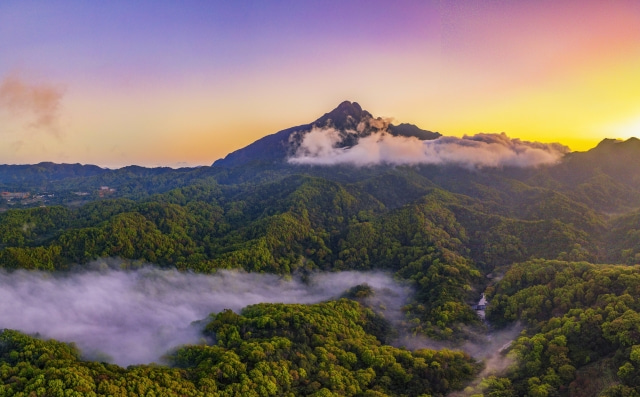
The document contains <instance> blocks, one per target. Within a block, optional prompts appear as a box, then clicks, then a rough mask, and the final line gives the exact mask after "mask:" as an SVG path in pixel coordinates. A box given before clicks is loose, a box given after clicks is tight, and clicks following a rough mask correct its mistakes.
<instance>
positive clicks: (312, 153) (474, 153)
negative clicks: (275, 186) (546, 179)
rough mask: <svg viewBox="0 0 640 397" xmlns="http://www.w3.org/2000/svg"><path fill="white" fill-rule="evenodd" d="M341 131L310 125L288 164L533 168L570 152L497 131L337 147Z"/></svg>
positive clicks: (377, 136) (378, 138) (384, 136)
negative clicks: (311, 126)
mask: <svg viewBox="0 0 640 397" xmlns="http://www.w3.org/2000/svg"><path fill="white" fill-rule="evenodd" d="M341 139H342V138H341V133H340V131H337V130H335V129H332V128H325V129H319V128H314V129H312V130H311V131H310V132H309V133H307V134H306V135H305V136H304V137H303V140H302V142H301V144H300V146H299V147H298V148H297V149H296V151H295V153H294V154H293V155H292V156H291V157H290V158H289V159H288V161H289V162H290V163H292V164H308V165H337V164H351V165H356V166H371V165H378V164H389V165H414V164H435V165H444V164H457V165H460V166H463V167H467V168H483V167H535V166H539V165H543V164H553V163H556V162H557V161H559V160H560V158H562V156H563V155H564V154H566V153H568V152H569V148H568V147H566V146H564V145H561V144H558V143H550V144H547V143H539V142H529V141H523V140H520V139H517V138H509V137H508V136H507V135H506V134H505V133H501V134H476V135H473V136H466V135H465V136H464V137H462V138H457V137H440V138H438V139H434V140H427V141H421V140H419V139H417V138H415V137H401V136H392V135H390V134H389V133H386V132H384V131H382V132H376V133H374V134H371V135H369V136H366V137H361V138H360V139H359V140H358V142H357V144H356V145H353V146H350V147H338V146H339V143H340V142H341Z"/></svg>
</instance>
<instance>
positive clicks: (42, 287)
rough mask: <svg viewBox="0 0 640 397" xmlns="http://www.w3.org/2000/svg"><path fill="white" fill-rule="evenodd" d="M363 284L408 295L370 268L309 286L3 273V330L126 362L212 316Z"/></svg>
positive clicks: (107, 273)
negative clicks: (68, 343) (71, 346)
mask: <svg viewBox="0 0 640 397" xmlns="http://www.w3.org/2000/svg"><path fill="white" fill-rule="evenodd" d="M363 283H367V284H368V285H370V286H371V287H372V288H374V290H395V291H398V293H397V294H395V295H394V296H398V294H401V295H404V298H406V290H404V289H403V288H402V287H400V286H399V285H398V284H397V283H396V282H394V281H393V279H392V278H391V277H390V276H388V275H386V274H384V273H372V272H368V273H363V272H341V273H326V274H316V275H314V276H312V277H311V278H310V280H309V282H308V283H303V282H301V281H300V280H297V279H294V280H291V281H287V280H283V279H282V278H280V277H278V276H276V275H268V274H248V273H239V272H231V271H220V272H218V273H217V274H215V275H202V274H191V273H181V272H177V271H173V270H160V269H156V268H152V267H146V268H142V269H139V270H135V271H123V270H112V269H110V270H104V271H87V272H79V273H73V274H69V275H53V274H51V273H43V272H27V271H16V272H13V273H6V272H0V329H2V328H11V329H17V330H20V331H22V332H26V333H39V334H40V335H42V336H43V337H46V338H54V339H58V340H61V341H66V342H75V343H76V345H77V346H78V347H79V348H80V350H81V352H82V353H83V355H84V356H85V357H87V358H90V359H99V360H102V361H110V362H113V363H116V364H119V365H122V366H126V365H131V364H142V363H151V362H162V356H163V355H164V354H166V353H167V351H169V350H170V349H172V348H174V347H176V346H179V345H183V344H189V343H197V342H198V341H199V340H200V339H201V337H202V335H201V333H200V329H199V328H198V327H196V326H193V325H191V323H192V322H193V321H197V320H200V319H203V318H206V317H207V316H208V315H209V314H210V313H215V312H220V311H222V310H224V309H232V310H234V311H239V310H240V309H242V308H243V307H245V306H247V305H250V304H256V303H261V302H280V303H316V302H320V301H324V300H327V299H331V298H337V297H339V296H340V295H342V294H343V293H344V292H345V291H346V290H348V289H349V288H351V287H353V286H356V285H358V284H363ZM404 298H403V299H404Z"/></svg>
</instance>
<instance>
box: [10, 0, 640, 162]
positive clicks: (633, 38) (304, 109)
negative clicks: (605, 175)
mask: <svg viewBox="0 0 640 397" xmlns="http://www.w3.org/2000/svg"><path fill="white" fill-rule="evenodd" d="M639 70H640V1H637V0H631V1H625V0H619V1H599V0H581V1H572V0H568V1H555V0H554V1H551V0H539V1H533V0H523V1H497V0H496V1H455V0H453V1H444V0H440V1H427V0H420V1H380V0H368V1H357V0H354V1H345V0H339V1H337V0H336V1H334V0H322V1H315V0H308V1H293V0H292V1H284V0H273V1H268V2H264V1H243V0H238V1H216V0H209V1H194V0H193V1H189V0H185V1H180V2H178V1H163V0H156V1H150V0H139V1H134V2H132V1H118V0H114V1H108V2H88V1H80V0H78V1H72V0H68V1H67V0H58V1H29V0H21V1H16V0H3V1H1V2H0V142H1V144H0V164H33V163H38V162H41V161H53V162H57V163H83V164H97V165H100V166H103V167H110V168H116V167H122V166H126V165H131V164H137V165H143V166H171V167H181V166H197V165H210V164H211V163H213V162H214V161H215V160H217V159H219V158H221V157H224V156H225V155H226V154H227V153H229V152H231V151H234V150H236V149H239V148H241V147H244V146H246V145H247V144H250V143H251V142H253V141H255V140H257V139H259V138H261V137H263V136H265V135H269V134H272V133H275V132H277V131H279V130H282V129H285V128H288V127H291V126H295V125H300V124H306V123H309V122H312V121H314V120H315V119H317V118H318V117H320V116H322V115H323V114H324V113H326V112H329V111H331V110H332V109H334V108H335V107H336V106H337V105H338V104H339V103H340V102H342V101H343V100H350V101H356V102H358V103H359V104H360V105H361V106H362V107H363V108H364V109H366V110H368V111H369V112H371V113H372V114H373V115H374V116H381V117H390V118H392V119H393V120H394V123H412V124H416V125H418V126H419V127H421V128H424V129H427V130H431V131H438V132H440V133H442V134H444V135H449V136H455V137H462V136H463V135H473V134H477V133H481V132H482V133H502V132H505V133H506V134H507V135H508V136H509V137H512V138H520V139H524V140H530V141H539V142H545V143H549V142H559V143H562V144H564V145H567V146H569V147H570V148H571V149H572V150H588V149H589V148H592V147H594V146H595V145H596V144H597V143H598V142H599V141H600V140H602V139H604V138H620V139H626V138H629V137H631V136H640V73H638V71H639Z"/></svg>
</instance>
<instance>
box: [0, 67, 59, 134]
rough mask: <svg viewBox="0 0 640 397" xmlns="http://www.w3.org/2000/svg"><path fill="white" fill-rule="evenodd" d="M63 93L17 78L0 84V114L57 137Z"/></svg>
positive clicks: (13, 75) (51, 86)
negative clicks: (22, 121) (17, 119)
mask: <svg viewBox="0 0 640 397" xmlns="http://www.w3.org/2000/svg"><path fill="white" fill-rule="evenodd" d="M62 96H63V90H62V89H61V88H60V87H57V86H54V85H51V84H33V83H30V82H27V81H25V80H24V79H23V78H22V77H21V76H20V75H18V74H15V73H14V74H11V75H8V76H6V77H5V78H4V79H3V80H2V82H0V111H2V112H3V113H5V114H7V115H8V116H9V117H12V118H19V119H20V120H23V119H24V120H28V122H27V125H28V127H29V128H32V129H35V130H38V131H44V132H48V133H51V134H53V135H55V136H59V135H60V128H59V116H60V112H59V110H60V102H61V100H62Z"/></svg>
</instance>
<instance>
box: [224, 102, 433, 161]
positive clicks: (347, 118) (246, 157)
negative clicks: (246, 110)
mask: <svg viewBox="0 0 640 397" xmlns="http://www.w3.org/2000/svg"><path fill="white" fill-rule="evenodd" d="M313 129H320V130H324V129H332V130H334V131H337V133H338V134H339V136H340V140H339V142H337V143H336V147H350V146H354V145H357V144H358V141H359V139H360V138H363V137H366V136H369V135H371V134H374V133H378V132H388V133H390V134H391V135H394V136H405V137H415V138H418V139H421V140H427V139H436V138H438V137H439V136H440V134H439V133H437V132H431V131H426V130H422V129H420V128H418V127H416V126H415V125H412V124H400V125H399V126H394V125H393V124H389V122H388V120H385V119H382V118H381V117H377V118H375V117H373V115H371V113H369V112H367V111H366V110H364V109H362V107H361V106H360V105H359V104H358V103H357V102H351V101H343V102H341V103H340V104H339V105H338V107H336V108H335V109H333V110H332V111H330V112H329V113H325V114H324V115H323V116H321V117H320V118H318V119H317V120H316V121H314V122H312V123H310V124H304V125H299V126H297V127H291V128H288V129H286V130H282V131H280V132H277V133H275V134H272V135H268V136H265V137H263V138H261V139H258V140H257V141H255V142H254V143H252V144H251V145H249V146H246V147H244V148H242V149H239V150H236V151H235V152H233V153H230V154H228V155H227V156H226V157H225V158H224V159H220V160H217V161H216V162H215V163H214V165H223V166H235V165H240V164H246V163H249V162H254V161H262V162H265V161H266V162H272V163H280V162H282V161H283V160H286V158H287V156H290V155H291V154H292V153H295V152H296V150H297V149H298V148H299V147H300V145H301V143H302V141H303V140H304V137H305V136H306V135H307V134H308V133H309V132H311V131H312V130H313Z"/></svg>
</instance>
